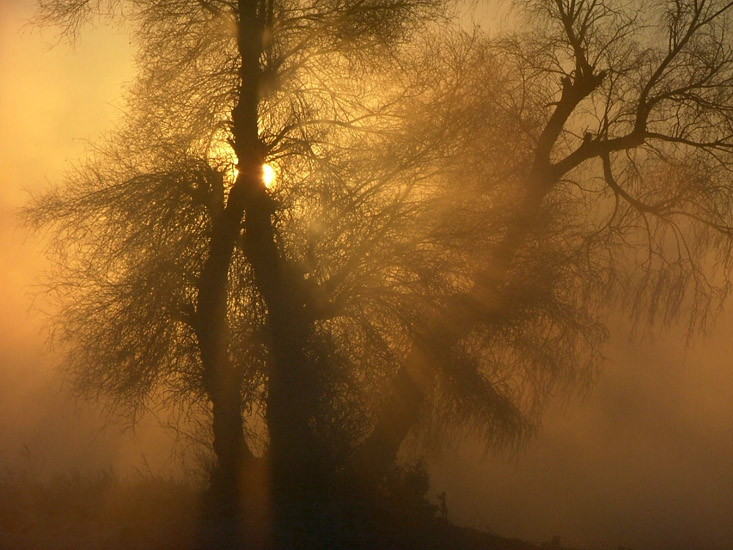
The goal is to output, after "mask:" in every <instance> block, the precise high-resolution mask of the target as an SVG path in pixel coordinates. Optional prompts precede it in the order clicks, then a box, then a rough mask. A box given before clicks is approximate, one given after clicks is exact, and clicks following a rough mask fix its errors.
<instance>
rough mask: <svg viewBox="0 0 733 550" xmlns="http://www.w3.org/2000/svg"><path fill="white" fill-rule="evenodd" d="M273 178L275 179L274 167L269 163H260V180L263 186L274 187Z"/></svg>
mask: <svg viewBox="0 0 733 550" xmlns="http://www.w3.org/2000/svg"><path fill="white" fill-rule="evenodd" d="M275 180H276V174H275V169H274V168H273V167H272V166H270V165H269V164H263V165H262V181H263V182H264V184H265V187H267V188H268V189H272V188H273V187H275Z"/></svg>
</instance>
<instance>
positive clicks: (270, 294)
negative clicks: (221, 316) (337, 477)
mask: <svg viewBox="0 0 733 550" xmlns="http://www.w3.org/2000/svg"><path fill="white" fill-rule="evenodd" d="M264 4H265V3H262V2H256V1H252V0H239V4H238V6H239V34H238V45H239V52H240V55H241V68H240V77H241V85H240V90H239V98H238V103H237V105H236V107H235V108H234V110H233V111H232V134H233V146H234V150H235V153H236V154H237V158H238V169H239V176H238V178H237V182H236V185H235V186H234V188H233V189H232V191H231V193H230V197H229V203H230V206H231V205H233V204H241V205H242V208H243V210H244V212H245V216H244V237H243V248H244V252H245V254H246V255H247V258H248V260H249V262H250V265H251V266H252V269H253V272H254V278H255V285H256V287H257V290H258V291H259V293H260V295H261V296H262V298H263V300H264V302H265V304H266V306H267V319H266V322H267V335H268V337H269V341H268V344H269V346H268V347H269V363H268V369H269V371H268V383H267V384H268V386H267V407H266V420H267V425H268V430H269V436H270V448H269V453H268V455H269V457H270V459H271V461H272V464H271V468H272V475H273V483H274V489H275V490H279V488H282V489H283V490H286V491H291V490H296V491H297V490H299V489H300V488H302V487H304V486H307V485H309V484H310V483H311V482H312V480H313V473H314V472H313V470H314V469H317V464H316V462H315V461H314V459H313V457H314V453H313V451H314V448H315V447H316V446H315V445H314V438H313V430H312V427H311V423H310V419H311V417H312V414H313V395H314V392H313V391H311V390H312V388H313V383H314V376H315V373H314V371H313V369H312V368H311V361H310V360H309V359H308V358H307V352H306V348H307V343H308V338H309V334H310V330H311V324H312V323H311V322H310V321H309V320H308V319H307V318H306V316H305V314H304V311H303V310H304V307H303V306H304V304H305V303H306V300H305V297H304V291H303V281H302V280H299V278H298V275H297V273H296V272H295V270H293V269H291V268H290V266H289V264H288V262H287V260H286V259H285V258H284V255H283V253H282V251H281V250H280V249H279V245H278V242H277V239H276V235H275V227H274V223H273V218H272V214H273V206H274V205H273V202H272V199H271V197H270V196H269V193H268V191H267V189H266V188H265V185H264V182H263V179H262V165H263V163H264V161H265V153H266V152H265V149H264V146H263V144H262V143H261V141H260V139H259V128H258V104H259V101H260V97H259V83H260V80H261V74H262V71H261V67H260V58H261V55H262V53H263V49H262V48H263V40H262V37H263V32H264V27H265V19H266V18H267V13H268V11H269V10H268V9H265V8H266V6H264Z"/></svg>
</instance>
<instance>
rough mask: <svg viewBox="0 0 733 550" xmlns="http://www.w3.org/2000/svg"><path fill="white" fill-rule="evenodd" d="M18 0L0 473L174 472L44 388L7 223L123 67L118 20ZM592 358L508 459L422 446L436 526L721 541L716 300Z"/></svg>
mask: <svg viewBox="0 0 733 550" xmlns="http://www.w3.org/2000/svg"><path fill="white" fill-rule="evenodd" d="M33 4H34V2H32V1H31V0H0V29H1V30H0V73H1V74H2V77H0V264H1V265H2V269H1V270H0V304H2V306H0V467H2V468H10V469H17V468H23V467H25V466H24V464H25V465H27V464H26V463H27V460H28V457H27V453H25V451H24V450H23V449H24V446H26V447H27V448H28V449H29V450H30V453H31V455H32V457H34V460H35V461H37V462H36V464H37V467H39V468H42V469H43V470H44V471H46V472H54V471H61V472H64V471H81V472H93V471H96V470H98V469H103V468H106V467H109V466H112V467H113V468H115V469H116V470H118V471H123V472H125V471H130V470H131V469H132V468H134V467H139V466H140V465H141V464H142V463H143V462H142V458H141V456H143V455H144V457H145V460H146V461H147V463H148V464H150V465H151V467H152V468H153V470H154V471H157V472H161V473H163V474H168V473H169V472H173V473H176V474H178V473H180V470H179V469H178V465H177V463H176V462H174V461H172V459H171V455H170V451H171V448H172V439H171V434H170V433H168V432H166V431H165V430H164V429H162V428H159V427H158V426H157V423H156V421H155V419H152V418H147V419H146V420H144V421H143V422H142V424H141V427H140V428H139V429H138V430H137V431H136V432H135V433H132V432H125V433H119V431H118V428H117V427H116V426H114V425H109V426H107V427H106V428H105V429H104V430H103V431H100V430H102V428H103V427H104V426H105V423H104V422H102V421H100V420H99V414H98V410H97V409H95V408H94V407H92V406H90V405H88V404H85V403H79V402H76V401H73V400H72V399H71V398H70V397H69V396H68V395H67V394H65V393H63V392H60V391H59V380H58V378H57V377H55V376H54V372H55V367H54V365H55V359H56V358H55V357H54V354H53V352H51V351H49V350H48V349H47V348H46V347H45V346H44V342H45V339H46V338H45V336H44V333H43V332H42V330H41V327H42V320H43V310H44V304H43V297H42V296H41V297H39V298H37V299H36V300H35V302H34V300H33V295H34V293H33V287H34V282H35V281H36V280H37V278H38V277H39V275H40V274H41V273H42V271H43V270H44V268H45V267H46V263H45V260H44V259H42V255H41V250H42V244H41V242H40V241H39V239H38V238H37V237H34V236H31V235H29V234H28V232H27V230H26V229H24V228H23V227H21V226H20V225H19V223H18V216H17V209H18V208H19V207H20V206H22V205H23V204H24V203H25V202H26V201H27V199H28V193H29V192H30V193H32V192H34V191H38V190H39V189H42V188H45V186H47V185H48V182H49V181H50V182H54V181H57V180H58V178H59V174H62V173H63V172H64V170H66V169H67V168H68V166H69V163H70V162H71V161H72V160H73V159H74V158H76V157H78V156H79V155H80V154H81V153H82V151H83V150H84V147H85V143H86V141H87V140H91V141H94V139H95V138H98V137H99V136H101V135H103V134H104V132H105V131H106V130H108V129H110V128H111V127H112V125H113V123H114V121H115V118H116V116H117V113H118V110H119V106H120V94H121V91H122V89H123V88H124V85H125V83H126V82H128V81H129V80H130V79H131V78H132V74H133V66H132V61H131V49H130V47H129V44H128V38H127V36H126V35H125V33H124V29H119V28H110V27H106V26H101V27H99V28H96V29H94V30H91V31H87V32H86V33H84V34H83V36H82V39H81V41H80V43H79V44H77V46H76V47H75V48H74V49H72V48H70V47H69V46H68V45H66V44H64V43H61V44H58V45H56V46H55V47H53V48H51V46H52V45H53V43H54V36H53V34H52V33H51V32H49V31H44V32H43V33H41V32H39V31H38V30H37V29H33V28H31V27H28V26H26V25H25V21H26V19H27V18H28V17H30V16H31V14H32V13H33ZM611 326H612V327H613V330H612V337H611V340H610V343H609V345H608V346H607V347H606V348H605V354H606V355H607V357H608V358H609V361H608V362H607V364H606V365H605V366H604V367H603V369H602V373H601V376H600V378H599V380H598V383H597V384H596V385H595V387H594V388H593V390H592V391H591V393H590V394H589V395H588V396H587V398H586V399H584V400H582V399H580V398H577V397H574V398H571V399H570V400H569V401H568V402H567V403H560V402H557V403H555V404H554V405H553V406H552V407H551V408H550V411H549V413H548V414H547V415H546V417H545V421H544V427H543V429H542V431H541V433H540V434H539V436H538V437H537V438H536V439H535V440H533V441H531V442H530V443H529V444H528V445H527V447H526V449H525V450H524V451H523V452H522V453H520V454H519V456H517V457H514V456H505V455H497V454H495V453H492V452H489V453H485V452H484V449H483V446H482V444H480V443H478V442H476V443H471V442H467V443H464V444H461V445H460V446H459V447H458V448H457V449H456V451H455V452H453V453H448V452H446V453H441V454H439V455H430V456H429V461H430V471H431V472H432V474H433V478H432V488H431V493H432V494H433V495H437V494H439V493H441V492H442V491H445V493H446V496H447V505H448V512H449V517H450V519H451V520H452V521H454V522H456V523H459V524H462V525H469V526H475V527H477V528H479V529H486V528H490V529H492V530H495V531H497V532H498V533H499V534H501V535H504V536H510V537H518V538H521V539H524V540H528V541H534V542H546V541H549V540H550V539H551V537H552V536H553V535H560V536H561V537H562V542H563V544H564V545H567V546H572V547H577V548H583V549H589V550H590V549H610V548H617V547H618V546H619V545H623V546H627V547H629V548H635V549H637V550H641V549H648V550H663V549H664V550H673V549H680V550H682V549H699V550H705V549H710V550H712V549H721V550H722V549H731V548H733V520H732V519H731V518H733V466H732V465H733V399H731V395H733V363H732V361H733V359H732V358H733V339H731V334H733V305H732V304H731V302H730V300H728V302H727V305H726V308H725V310H724V311H722V312H721V313H720V316H719V318H718V321H717V323H716V325H715V328H714V329H713V330H712V332H711V334H710V335H709V336H708V337H706V338H702V337H699V338H695V339H694V340H693V341H692V342H691V345H690V346H689V347H688V346H687V345H686V339H685V336H684V334H683V332H682V330H680V329H676V328H673V329H672V330H671V331H669V332H667V333H665V334H663V335H662V336H660V337H659V338H658V339H656V340H652V339H650V338H647V339H644V340H641V341H639V340H633V341H632V340H630V339H629V338H628V334H629V330H628V326H627V323H626V321H624V316H623V315H622V314H621V312H619V313H618V315H617V316H616V319H615V320H614V321H613V322H612V323H611Z"/></svg>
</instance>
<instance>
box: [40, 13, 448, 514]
mask: <svg viewBox="0 0 733 550" xmlns="http://www.w3.org/2000/svg"><path fill="white" fill-rule="evenodd" d="M441 4H442V3H441V2H433V1H427V0H401V1H364V2H355V3H353V2H352V3H349V4H348V5H347V4H342V3H340V2H328V1H327V2H286V3H275V2H244V1H242V2H224V1H222V2H213V1H212V2H198V3H186V4H183V3H180V2H174V1H169V0H167V1H148V2H88V1H76V0H74V1H53V2H45V3H44V2H42V3H41V11H40V19H41V20H42V21H45V22H52V23H57V24H60V25H61V27H62V29H63V30H64V32H68V33H71V34H74V33H76V32H77V30H78V29H79V27H80V24H81V22H82V21H83V20H84V19H85V18H86V17H88V16H91V15H94V14H96V13H97V11H99V12H101V13H103V14H110V15H114V14H115V13H116V12H117V11H118V10H120V13H122V9H123V8H124V13H125V16H126V17H127V18H129V20H130V21H131V22H132V24H133V26H134V28H135V29H136V32H137V40H138V43H139V46H140V47H139V53H138V65H139V67H140V78H139V80H138V81H137V83H136V84H135V86H134V87H133V89H132V90H131V93H130V110H129V117H128V120H126V121H125V123H124V125H123V127H122V128H121V130H120V131H119V132H118V133H117V134H116V135H114V136H113V137H112V138H111V139H110V141H109V143H107V144H105V145H103V146H101V147H100V148H98V149H97V150H96V151H95V155H94V158H92V159H91V160H90V162H89V163H88V164H86V165H83V166H81V167H80V168H79V169H78V170H77V171H76V172H74V173H72V174H71V176H70V178H69V182H68V185H67V186H66V187H64V188H63V189H61V190H59V191H57V192H52V193H49V194H47V195H46V196H44V197H42V198H40V199H39V200H38V201H37V203H36V206H35V207H34V208H33V209H32V210H31V216H32V218H33V219H34V220H36V221H37V222H39V223H45V224H55V226H56V232H55V236H56V243H58V246H59V249H58V251H59V253H60V255H61V257H62V259H63V260H64V268H63V270H62V271H61V272H60V273H59V275H58V278H57V279H56V283H57V284H56V286H55V290H56V291H58V292H59V295H60V297H61V300H62V302H63V303H64V305H65V310H64V313H63V316H62V320H61V322H60V323H59V325H58V326H59V329H58V331H59V337H60V339H61V340H62V341H65V342H70V343H71V344H72V348H71V350H72V351H71V352H70V353H69V355H68V361H67V368H68V372H70V373H71V375H72V379H73V380H74V382H75V383H76V387H77V388H78V389H79V390H81V391H82V392H85V393H92V395H95V394H96V393H97V392H104V393H107V394H111V395H112V396H113V398H114V399H115V400H116V401H115V402H116V403H118V404H122V405H125V406H130V407H132V410H133V411H138V410H140V409H141V408H142V407H144V406H145V404H146V403H147V402H148V401H149V400H150V399H151V398H152V397H155V396H158V395H160V394H161V393H162V395H163V396H164V398H165V400H166V402H168V403H169V404H170V403H174V404H176V405H178V406H182V407H184V408H185V407H188V406H191V405H192V404H197V403H201V402H204V403H206V402H208V403H210V406H211V415H212V416H211V417H212V425H213V449H214V452H215V455H216V458H217V467H216V469H215V472H214V474H213V478H212V483H213V486H214V488H215V493H216V494H219V495H220V496H221V502H222V505H223V506H224V507H226V508H229V509H233V508H235V502H236V496H237V491H238V488H239V487H238V482H237V479H238V476H239V471H240V464H241V463H242V462H244V461H246V460H252V459H253V458H254V457H253V453H252V452H251V450H250V448H249V445H248V443H247V441H246V440H245V437H244V434H245V430H244V426H243V412H244V411H245V410H246V411H252V410H253V409H259V410H265V411H266V413H265V414H266V421H267V428H268V435H269V451H268V454H269V456H270V457H271V462H272V464H273V470H274V472H275V479H276V480H277V481H278V483H279V484H281V485H282V486H283V487H291V486H302V485H305V484H308V485H315V484H322V482H323V477H324V476H327V475H330V474H329V472H328V471H327V470H328V469H330V468H331V466H332V465H333V464H334V458H333V457H328V456H325V455H326V454H333V453H334V452H335V451H336V450H337V449H336V448H335V447H334V446H333V445H326V444H325V443H324V442H325V441H329V440H330V441H333V440H334V438H333V437H331V436H329V435H328V434H317V433H316V432H317V431H318V429H319V427H318V426H317V425H314V422H315V419H316V418H318V417H319V415H321V416H323V415H331V416H333V415H334V414H335V413H334V412H333V407H335V406H336V402H337V401H338V400H339V399H342V398H341V397H339V396H338V395H336V393H335V391H336V388H337V386H338V385H339V384H340V385H341V386H343V384H344V380H343V378H344V377H346V376H347V375H346V374H345V373H344V372H343V369H340V370H339V368H337V367H338V365H337V362H336V361H335V359H334V360H333V361H331V359H332V356H333V355H334V352H333V350H331V349H329V342H328V339H329V337H330V336H327V335H326V336H324V335H323V334H319V331H321V332H323V333H324V334H325V330H324V329H323V328H322V327H319V326H316V325H317V322H325V319H327V317H328V316H329V314H328V312H327V310H328V309H329V307H330V306H331V305H330V304H329V303H327V302H328V301H329V300H331V299H332V296H328V295H327V296H326V298H328V299H322V298H321V296H322V295H323V294H324V292H325V290H326V288H327V287H328V286H334V287H335V286H336V285H337V284H344V283H345V281H344V279H345V276H346V275H352V274H353V271H354V269H353V268H354V265H353V264H354V263H355V262H361V261H362V260H363V257H360V255H361V256H363V255H365V254H368V253H369V252H370V251H371V250H373V249H374V248H375V247H377V246H379V243H378V242H377V236H378V235H380V234H381V235H384V234H386V233H388V232H393V231H396V230H397V224H399V223H401V222H400V214H401V213H403V212H405V211H407V210H408V209H410V208H412V206H411V204H410V200H412V198H413V197H412V195H411V193H412V192H413V191H411V190H410V189H409V187H414V185H413V184H409V185H408V184H405V183H404V177H405V176H404V174H405V173H407V172H411V173H412V174H413V175H415V174H417V171H416V170H417V168H416V166H419V165H418V164H416V160H415V159H412V158H408V157H406V156H404V155H403V153H404V151H402V150H400V151H392V150H389V147H393V146H394V145H395V144H397V145H399V143H398V142H397V141H394V140H392V141H389V140H387V138H386V137H385V136H389V135H395V134H396V132H398V127H397V126H396V125H395V123H394V122H392V121H393V120H399V119H400V109H404V102H402V101H400V98H401V97H402V96H405V95H406V94H408V93H412V92H410V90H409V89H408V88H406V87H405V86H403V85H402V83H400V82H395V83H392V82H387V81H386V80H385V78H384V75H385V74H386V71H387V70H388V67H389V66H390V63H387V62H386V61H383V60H382V61H380V60H378V54H381V55H385V56H388V55H394V53H395V52H396V51H397V50H399V49H400V48H401V47H402V44H403V43H404V42H405V41H406V40H407V39H408V38H409V36H410V34H409V33H410V32H411V31H410V28H411V27H410V26H411V25H412V26H413V27H414V25H415V24H420V25H422V24H426V23H425V22H426V21H429V20H433V19H435V18H437V17H440V16H441V13H442V10H443V8H442V6H441ZM171 37H175V38H176V39H175V40H171ZM367 76H368V77H370V78H372V79H374V83H373V84H371V85H370V84H369V80H368V79H367ZM382 84H385V86H383V87H382V90H381V91H380V92H379V93H374V89H376V87H377V86H378V85H382ZM414 93H416V94H418V95H419V90H416V91H415V92H414ZM370 136H371V137H370ZM397 137H399V136H397ZM365 140H371V141H372V142H373V144H367V143H366V142H365ZM403 141H404V140H403ZM365 144H367V145H368V147H366V148H365ZM389 144H391V145H389ZM388 145H389V147H388ZM403 145H404V147H408V146H409V147H414V146H415V145H417V147H416V148H414V152H420V150H421V149H425V150H429V149H430V144H415V143H414V142H409V143H407V142H406V143H404V144H403ZM400 146H402V145H400ZM334 151H338V157H336V156H335V154H334ZM400 155H403V156H402V157H401V156H400ZM377 157H382V158H381V159H379V160H382V161H384V162H387V161H389V162H390V163H391V164H390V165H389V166H387V165H385V164H384V163H382V166H384V167H383V168H382V169H380V171H372V172H365V174H364V175H362V176H360V175H358V173H357V172H356V171H357V170H358V169H360V168H364V167H366V166H367V163H372V162H374V161H375V160H378V159H377ZM418 157H419V155H418ZM266 160H269V161H270V162H277V165H278V167H279V180H280V182H279V183H278V187H277V189H275V190H268V189H267V188H266V186H265V184H264V181H263V177H262V170H263V165H264V164H265V161H266ZM347 167H348V168H349V169H350V170H351V172H349V173H348V174H345V173H343V170H344V169H345V168H347ZM423 169H424V168H423ZM399 178H403V181H402V182H401V183H400V181H399ZM395 182H397V183H395ZM387 184H390V185H389V186H388V185H387ZM400 187H401V188H402V189H401V190H400V191H399V192H397V193H396V195H395V191H396V190H399V189H400ZM335 199H338V200H348V201H350V203H349V204H346V205H344V204H341V205H339V204H338V203H335V202H334V200H335ZM388 199H391V203H389V202H387V200H388ZM329 209H330V211H329ZM349 209H351V210H353V212H348V211H347V210H349ZM359 209H361V210H359ZM345 211H346V212H345ZM358 213H361V214H362V218H361V220H367V219H371V220H372V222H373V226H372V228H371V229H370V232H368V233H366V234H365V235H362V236H361V237H360V239H362V243H361V244H360V245H359V246H355V247H354V250H353V254H352V256H353V257H352V258H348V257H347V258H345V259H344V258H341V257H340V256H341V255H342V254H341V251H340V249H339V247H338V246H335V242H336V241H337V240H338V239H339V238H341V239H342V238H344V236H345V235H347V233H348V232H349V231H350V232H351V233H352V234H354V231H355V228H354V227H351V226H349V224H350V223H353V216H354V215H356V214H358ZM382 214H383V215H382ZM316 215H330V217H331V219H332V220H333V222H334V224H336V225H335V227H334V230H333V231H330V232H325V231H323V230H320V231H316V232H315V233H314V232H313V231H311V234H310V236H309V238H308V239H306V241H305V242H303V239H302V238H301V237H302V235H300V234H299V233H298V231H301V230H305V234H306V235H308V234H309V233H308V231H309V227H308V224H309V223H310V222H312V221H313V220H314V219H315V217H316ZM349 215H350V216H352V217H351V218H348V217H347V216H349ZM339 218H340V219H339ZM315 241H317V242H315ZM403 245H404V243H403ZM69 247H71V248H72V249H73V251H72V252H69ZM315 247H320V248H321V249H323V250H325V251H326V253H327V254H328V255H330V257H331V258H332V259H334V260H337V261H338V262H341V263H343V264H345V265H342V266H340V267H341V268H342V269H341V270H340V274H337V276H334V277H333V278H330V279H329V280H328V281H323V280H322V281H318V282H315V280H316V277H317V276H318V277H320V278H321V279H325V278H326V276H327V275H329V274H328V273H326V272H325V271H324V272H321V273H319V272H318V271H317V270H319V269H324V268H323V266H320V265H309V264H308V262H310V263H311V264H312V263H313V262H312V258H311V256H312V254H311V253H312V251H313V248H315ZM337 267H339V266H338V264H337V263H334V264H332V265H331V266H329V269H335V268H337ZM382 267H384V266H382ZM318 283H322V284H318ZM320 367H323V368H320ZM348 376H350V377H352V378H353V375H352V374H349V375H348ZM326 402H327V403H329V404H330V405H329V406H326ZM329 407H330V408H329ZM331 420H333V419H331ZM324 422H325V420H324ZM331 425H332V426H333V427H334V429H335V428H336V427H337V424H336V423H335V422H331ZM342 431H343V430H342ZM343 446H344V445H342V447H343ZM306 472H307V474H308V475H306ZM319 472H320V475H319Z"/></svg>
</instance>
